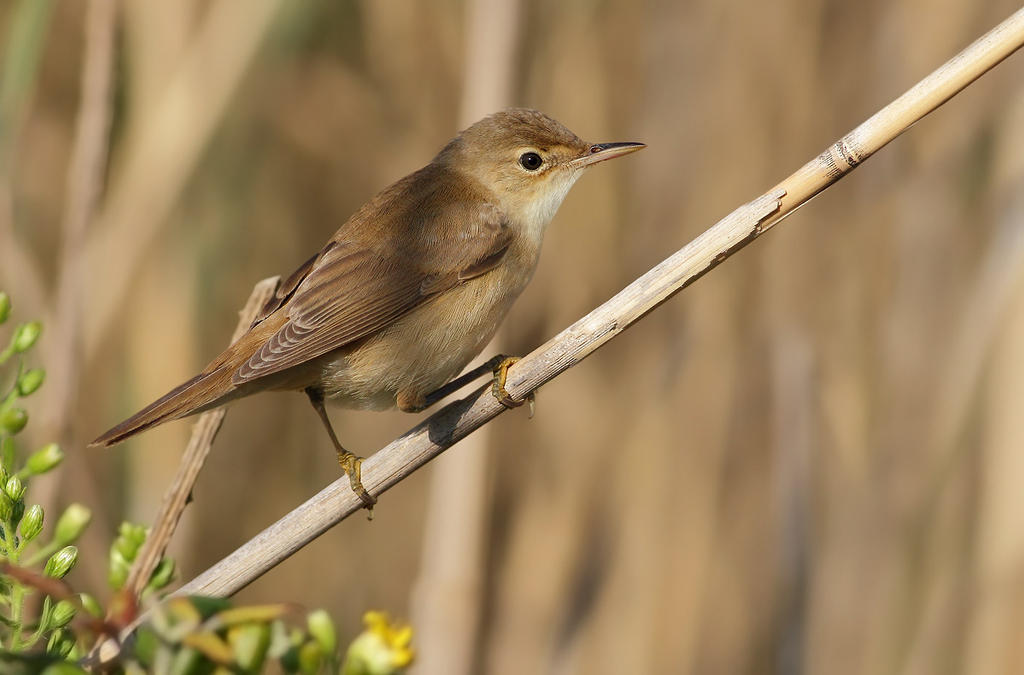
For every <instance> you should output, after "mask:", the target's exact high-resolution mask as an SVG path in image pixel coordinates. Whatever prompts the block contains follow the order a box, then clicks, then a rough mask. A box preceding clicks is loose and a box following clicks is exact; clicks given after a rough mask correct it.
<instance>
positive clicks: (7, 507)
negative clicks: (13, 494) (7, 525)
mask: <svg viewBox="0 0 1024 675" xmlns="http://www.w3.org/2000/svg"><path fill="white" fill-rule="evenodd" d="M12 515H14V502H13V501H12V500H11V498H10V497H8V496H7V493H6V492H4V491H3V490H0V521H3V522H10V520H11V516H12Z"/></svg>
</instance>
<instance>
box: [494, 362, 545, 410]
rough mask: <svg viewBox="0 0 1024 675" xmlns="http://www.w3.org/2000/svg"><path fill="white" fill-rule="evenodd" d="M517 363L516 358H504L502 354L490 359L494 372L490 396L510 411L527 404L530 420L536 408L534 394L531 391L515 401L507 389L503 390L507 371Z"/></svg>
mask: <svg viewBox="0 0 1024 675" xmlns="http://www.w3.org/2000/svg"><path fill="white" fill-rule="evenodd" d="M517 361H519V357H518V356H505V355H504V354H499V355H498V356H495V357H494V358H493V359H491V363H492V370H493V372H494V379H493V380H491V394H492V395H493V396H494V398H496V399H498V403H500V404H502V405H503V406H505V407H506V408H508V409H510V410H511V409H512V408H518V407H519V406H521V405H523V404H524V403H527V402H529V404H530V419H533V412H534V409H535V408H536V400H537V397H536V396H535V395H534V393H533V392H532V391H531V392H530V393H529V394H527V395H526V396H525V397H523V398H521V399H519V400H518V401H517V400H516V399H514V398H512V395H511V394H509V393H508V390H507V389H505V381H506V380H507V379H508V369H509V368H510V367H511V366H512V364H514V363H516V362H517Z"/></svg>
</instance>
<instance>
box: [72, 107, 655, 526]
mask: <svg viewBox="0 0 1024 675" xmlns="http://www.w3.org/2000/svg"><path fill="white" fill-rule="evenodd" d="M645 147H646V145H645V144H643V143H637V142H615V143H588V142H585V141H583V140H581V139H580V138H579V137H578V136H576V134H574V133H573V132H571V131H570V130H569V129H568V128H566V127H565V126H564V125H562V124H561V123H559V122H558V121H556V120H555V119H553V118H552V117H549V116H548V115H546V114H544V113H542V112H539V111H537V110H531V109H527V108H512V109H507V110H503V111H500V112H496V113H494V114H491V115H489V116H487V117H485V118H483V119H482V120H480V121H478V122H476V123H474V124H472V125H471V126H469V127H468V128H466V129H465V130H463V131H462V132H461V133H459V134H458V135H457V136H455V138H453V139H452V140H451V141H450V142H449V143H448V144H446V145H445V146H444V147H443V148H442V149H441V151H440V152H439V153H438V154H437V155H436V156H435V157H434V158H433V160H432V161H431V162H430V163H429V164H427V165H426V166H424V167H423V168H421V169H419V170H418V171H415V172H413V173H411V174H409V175H408V176H406V177H404V178H402V179H400V180H398V181H397V182H395V183H394V184H392V185H391V186H389V187H387V188H385V189H384V190H383V191H381V192H380V193H378V194H377V195H376V196H375V197H373V198H372V199H371V200H370V201H369V202H367V203H366V204H364V205H363V206H362V207H361V208H360V209H358V210H357V211H356V212H355V213H354V214H353V215H352V216H351V217H350V218H349V219H348V220H347V221H345V223H344V224H343V225H342V226H341V227H340V228H339V229H338V231H337V232H336V233H335V234H334V236H333V237H331V238H330V240H329V241H328V242H327V244H326V245H325V246H324V247H323V248H322V249H321V250H320V251H319V252H317V253H316V254H315V255H313V256H312V257H311V258H309V259H308V260H307V261H306V262H305V263H304V264H302V265H301V266H300V267H299V268H298V269H297V270H295V272H293V273H292V274H291V275H290V276H289V277H288V278H287V279H286V280H285V281H284V282H282V283H281V284H280V285H279V287H278V289H277V291H276V292H275V294H274V296H273V297H272V298H271V299H270V300H269V301H268V302H267V303H266V305H265V306H264V307H263V308H262V309H261V311H260V312H259V314H258V316H257V318H256V319H255V320H254V321H253V323H252V325H251V326H250V327H249V329H248V331H247V332H246V333H245V334H244V335H242V337H241V338H240V339H238V340H237V341H236V342H235V343H233V344H232V345H231V346H229V347H228V348H227V349H225V350H224V351H223V352H221V353H220V354H219V355H218V356H217V357H216V358H214V359H213V361H211V362H210V363H209V365H207V366H206V367H205V368H204V369H203V370H202V372H200V373H199V374H198V375H196V376H195V377H193V378H192V379H190V380H188V381H187V382H184V383H183V384H181V385H179V386H177V387H175V388H174V389H172V390H171V391H169V392H168V393H167V394H165V395H164V396H162V397H160V398H159V399H157V400H156V401H154V402H153V403H151V404H150V405H148V406H146V407H145V408H143V409H142V410H140V411H139V412H137V413H135V414H134V415H132V416H131V417H129V418H128V419H126V420H124V421H123V422H121V423H120V424H118V425H116V426H114V427H113V428H111V429H110V430H108V431H107V432H105V433H104V434H102V435H101V436H99V437H98V438H96V440H94V441H93V442H92V443H90V445H92V446H111V445H114V444H117V443H120V442H121V441H123V440H125V439H127V438H129V437H131V436H134V435H135V434H138V433H140V432H143V431H145V430H147V429H150V428H152V427H154V426H157V425H159V424H163V423H164V422H168V421H170V420H175V419H179V418H182V417H187V416H189V415H193V414H196V413H200V412H203V411H206V410H210V409H213V408H217V407H219V406H222V405H224V404H226V403H228V402H230V401H234V400H236V399H239V398H242V397H245V396H249V395H251V394H254V393H257V392H262V391H267V390H291V391H303V392H305V393H306V395H307V397H308V399H309V401H310V403H311V404H312V406H313V408H314V410H315V411H316V413H317V415H318V416H319V418H320V420H321V422H322V423H323V425H324V427H325V428H326V430H327V433H328V436H329V437H330V440H331V443H332V444H333V446H334V450H335V452H336V453H337V457H338V462H339V464H340V465H341V467H342V469H343V470H344V472H345V473H346V474H347V475H348V477H349V481H350V484H351V486H352V489H353V491H354V492H355V493H356V494H357V495H358V496H359V498H360V499H361V500H362V502H363V505H364V506H365V507H367V508H371V509H372V506H373V504H374V503H375V501H376V499H375V498H374V497H373V496H372V495H370V494H369V493H368V492H367V490H366V489H365V488H364V486H363V485H362V480H361V477H360V465H361V462H362V459H361V458H360V457H358V456H357V455H355V454H353V453H351V452H349V451H348V450H346V449H345V448H344V447H343V446H342V444H341V443H340V442H339V440H338V438H337V435H336V434H335V432H334V429H333V427H332V426H331V423H330V420H329V419H328V416H327V412H326V409H325V405H324V403H325V401H330V402H331V403H333V404H338V405H340V406H342V407H347V408H354V409H361V410H386V409H393V408H398V409H399V410H403V411H406V412H419V411H421V410H423V409H425V408H426V407H428V406H430V405H431V404H433V403H434V402H436V401H437V400H440V398H442V397H443V396H444V395H447V394H448V393H451V392H452V391H454V390H455V389H456V388H457V387H459V386H462V385H463V384H465V383H466V382H468V381H469V380H471V379H473V378H475V377H479V376H481V375H483V374H485V373H486V372H487V371H488V370H489V371H491V372H492V377H493V383H492V391H493V393H494V395H495V397H496V398H497V399H498V400H499V401H501V403H502V404H503V405H505V406H507V407H513V406H516V405H519V404H521V403H522V402H523V400H524V399H520V400H518V401H516V400H513V399H512V397H511V396H509V394H508V392H507V391H505V389H504V382H505V374H506V372H507V370H508V367H509V366H510V365H511V364H512V363H514V362H515V361H516V360H517V359H516V358H515V357H505V356H504V355H498V356H497V357H495V358H494V359H491V360H490V361H488V362H487V363H486V364H484V366H482V367H480V368H477V369H475V370H473V371H470V372H469V373H467V374H465V375H463V376H462V377H459V378H457V379H455V380H452V378H453V377H455V376H456V375H458V374H459V373H460V372H461V371H462V370H463V369H464V368H465V367H466V366H467V364H469V362H470V361H472V360H473V359H474V358H476V356H477V355H479V354H480V353H481V352H482V351H483V349H484V347H485V346H486V345H487V344H488V342H489V341H490V340H491V338H492V337H493V335H494V333H495V332H496V331H497V328H498V326H499V324H500V323H501V322H502V320H503V319H504V317H505V315H506V314H507V313H508V311H509V309H510V308H511V306H512V304H513V302H514V301H515V300H516V298H517V297H519V295H520V293H522V291H523V289H524V288H526V286H527V284H528V283H529V281H530V279H531V277H532V276H533V273H534V270H535V269H536V267H537V263H538V260H539V257H540V250H541V244H542V241H543V239H544V233H545V230H546V229H547V227H548V224H549V223H550V222H551V220H552V218H553V217H554V215H555V212H556V211H557V210H558V207H559V206H560V205H561V203H562V201H563V200H564V199H565V196H566V194H567V193H568V192H569V189H570V188H571V187H572V186H573V184H574V183H575V182H576V181H577V179H579V178H580V176H581V175H582V174H583V173H584V172H585V171H586V170H587V169H588V168H589V167H591V166H593V165H595V164H597V163H598V162H602V161H605V160H608V159H612V158H615V157H621V156H623V155H626V154H629V153H632V152H635V151H637V150H640V149H642V148H645ZM446 383H447V385H446Z"/></svg>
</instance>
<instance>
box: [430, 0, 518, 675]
mask: <svg viewBox="0 0 1024 675" xmlns="http://www.w3.org/2000/svg"><path fill="white" fill-rule="evenodd" d="M465 12H466V25H465V28H464V29H463V30H464V32H465V35H466V40H465V64H466V65H465V74H464V76H463V81H462V84H463V88H462V100H461V103H460V112H459V119H460V125H462V126H468V125H469V124H471V123H472V122H473V121H475V120H478V119H480V118H481V117H483V116H484V115H486V114H488V113H489V112H491V111H494V110H499V109H501V108H504V107H506V106H508V105H509V104H510V102H511V101H512V100H513V97H512V90H513V85H514V82H515V79H516V77H515V72H516V59H515V55H516V52H517V51H518V49H517V44H518V42H519V34H520V31H519V24H520V16H519V14H520V8H519V3H518V0H472V1H471V2H469V3H467V5H466V10H465ZM495 25H498V26H503V30H501V31H497V32H494V31H491V30H489V27H490V26H495ZM502 332H503V331H499V333H498V335H496V336H495V337H494V338H493V339H492V340H491V344H490V345H489V346H488V347H487V348H486V349H485V350H484V353H485V354H491V353H493V350H495V349H496V348H495V347H494V345H497V344H500V343H501V341H502V337H501V334H502ZM487 431H488V428H487V427H485V428H483V429H481V430H480V431H479V432H478V433H477V434H474V435H473V436H472V437H470V438H468V439H466V441H465V443H464V444H463V446H462V448H461V451H460V452H459V453H458V454H455V455H450V456H449V457H448V458H447V459H446V460H445V461H444V462H439V463H437V464H435V465H434V467H433V469H432V471H431V475H430V491H429V494H428V498H427V507H426V517H425V519H424V526H423V529H424V536H423V548H422V552H421V554H420V561H419V570H418V572H417V575H416V581H415V583H414V585H413V601H412V608H411V621H412V624H413V625H415V626H416V627H417V631H418V634H419V637H418V640H417V642H418V644H419V647H418V649H417V654H416V668H417V671H418V672H420V673H421V675H431V674H433V673H443V674H445V675H469V674H470V673H472V672H474V669H475V667H476V663H477V660H478V657H479V655H478V652H479V648H480V643H479V637H478V636H479V635H480V631H481V630H482V622H481V620H480V619H481V614H482V612H483V607H484V601H483V597H482V593H483V590H484V585H485V584H484V570H485V569H486V567H487V566H486V561H485V558H486V541H487V539H488V526H489V521H488V518H487V513H488V507H489V504H490V501H491V495H490V490H489V485H488V468H489V467H490V466H491V464H492V455H493V452H492V450H493V448H491V447H490V446H491V436H490V434H488V433H486V432H487ZM466 444H469V446H468V447H467V445H466Z"/></svg>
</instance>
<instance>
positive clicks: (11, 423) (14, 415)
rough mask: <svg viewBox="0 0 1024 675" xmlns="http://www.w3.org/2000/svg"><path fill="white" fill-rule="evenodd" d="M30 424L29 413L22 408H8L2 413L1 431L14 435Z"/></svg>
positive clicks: (0, 419) (0, 415)
mask: <svg viewBox="0 0 1024 675" xmlns="http://www.w3.org/2000/svg"><path fill="white" fill-rule="evenodd" d="M26 424H28V413H27V412H25V411H24V410H23V409H21V408H8V409H7V410H5V411H3V412H2V413H0V431H5V432H7V433H9V434H11V435H14V434H16V433H18V432H19V431H21V430H22V429H24V428H25V425H26Z"/></svg>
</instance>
